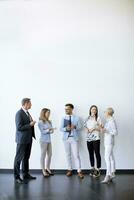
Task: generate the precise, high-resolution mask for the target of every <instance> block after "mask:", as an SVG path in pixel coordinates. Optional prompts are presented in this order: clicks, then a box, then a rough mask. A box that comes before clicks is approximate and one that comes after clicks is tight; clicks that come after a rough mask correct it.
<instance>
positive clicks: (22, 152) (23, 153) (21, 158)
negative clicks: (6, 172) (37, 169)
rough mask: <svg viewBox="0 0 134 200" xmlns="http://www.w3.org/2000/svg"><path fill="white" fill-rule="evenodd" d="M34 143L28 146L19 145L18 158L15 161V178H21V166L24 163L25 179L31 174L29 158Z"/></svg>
mask: <svg viewBox="0 0 134 200" xmlns="http://www.w3.org/2000/svg"><path fill="white" fill-rule="evenodd" d="M31 147H32V142H31V143H28V144H17V148H16V156H15V159H14V177H15V178H16V179H17V178H19V177H20V164H21V163H22V173H23V177H25V176H27V175H28V174H29V158H30V154H31Z"/></svg>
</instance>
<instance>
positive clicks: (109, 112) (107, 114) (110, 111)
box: [104, 107, 114, 118]
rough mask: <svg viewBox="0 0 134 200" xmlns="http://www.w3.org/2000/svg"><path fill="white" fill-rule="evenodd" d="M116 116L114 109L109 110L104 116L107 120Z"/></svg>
mask: <svg viewBox="0 0 134 200" xmlns="http://www.w3.org/2000/svg"><path fill="white" fill-rule="evenodd" d="M113 114H114V109H113V108H111V107H110V108H107V109H106V111H105V112H104V115H105V117H106V118H108V117H112V116H113Z"/></svg>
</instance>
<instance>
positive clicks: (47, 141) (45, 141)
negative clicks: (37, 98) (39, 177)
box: [38, 108, 54, 177]
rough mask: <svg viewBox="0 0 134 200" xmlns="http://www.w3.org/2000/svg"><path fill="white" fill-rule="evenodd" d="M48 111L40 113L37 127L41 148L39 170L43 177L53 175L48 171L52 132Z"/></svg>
mask: <svg viewBox="0 0 134 200" xmlns="http://www.w3.org/2000/svg"><path fill="white" fill-rule="evenodd" d="M49 117H50V110H49V109H48V108H43V109H42V110H41V113H40V118H39V122H38V127H39V130H40V132H41V136H40V147H41V159H40V160H41V168H42V173H43V175H44V177H48V176H50V175H54V174H53V173H52V172H51V170H50V164H51V156H52V144H51V133H53V132H54V128H53V127H52V123H51V121H50V120H49ZM45 161H46V166H45Z"/></svg>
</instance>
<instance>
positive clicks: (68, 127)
mask: <svg viewBox="0 0 134 200" xmlns="http://www.w3.org/2000/svg"><path fill="white" fill-rule="evenodd" d="M74 129H76V126H75V125H73V124H71V125H68V126H67V127H66V130H67V131H71V130H74Z"/></svg>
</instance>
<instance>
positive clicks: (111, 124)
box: [109, 120, 118, 135]
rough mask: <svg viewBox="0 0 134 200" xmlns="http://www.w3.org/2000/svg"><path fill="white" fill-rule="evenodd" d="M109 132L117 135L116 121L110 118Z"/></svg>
mask: <svg viewBox="0 0 134 200" xmlns="http://www.w3.org/2000/svg"><path fill="white" fill-rule="evenodd" d="M109 133H110V134H111V135H117V134H118V131H117V126H116V123H115V121H114V120H112V121H111V122H110V130H109Z"/></svg>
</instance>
